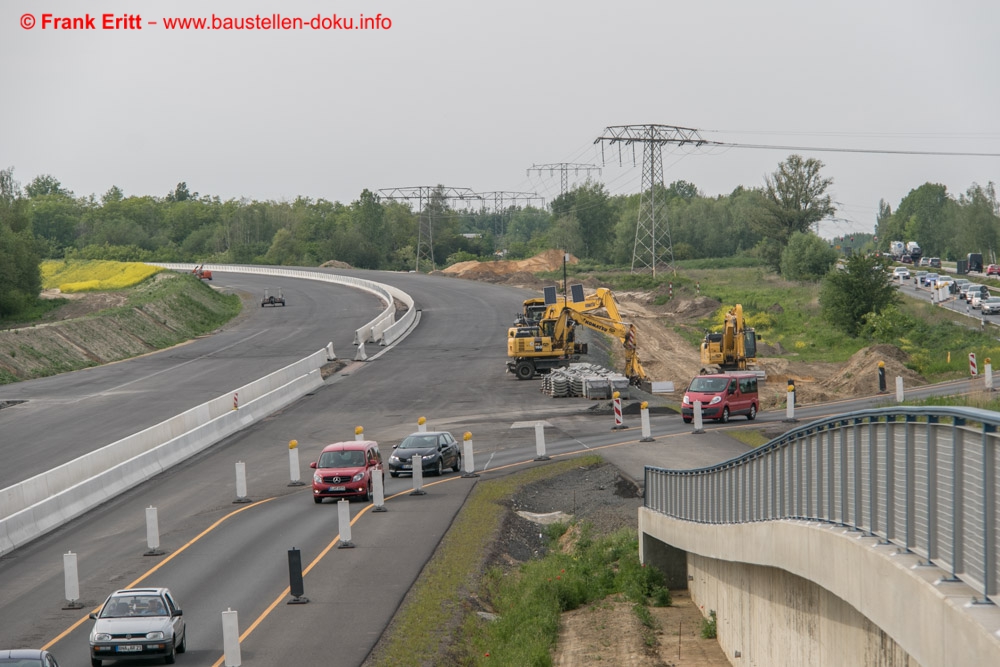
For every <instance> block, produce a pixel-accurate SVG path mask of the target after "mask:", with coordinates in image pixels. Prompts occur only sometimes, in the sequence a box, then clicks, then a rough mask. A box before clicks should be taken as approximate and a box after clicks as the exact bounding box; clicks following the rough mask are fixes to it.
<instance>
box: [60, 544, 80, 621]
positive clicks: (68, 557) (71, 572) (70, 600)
mask: <svg viewBox="0 0 1000 667" xmlns="http://www.w3.org/2000/svg"><path fill="white" fill-rule="evenodd" d="M63 579H64V580H65V584H66V606H64V607H63V609H82V608H83V603H82V602H80V576H79V574H78V573H77V569H76V554H75V553H73V552H72V551H70V552H69V553H65V554H63Z"/></svg>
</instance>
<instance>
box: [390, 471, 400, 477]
mask: <svg viewBox="0 0 1000 667" xmlns="http://www.w3.org/2000/svg"><path fill="white" fill-rule="evenodd" d="M389 477H399V473H398V472H390V473H389Z"/></svg>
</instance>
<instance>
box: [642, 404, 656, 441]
mask: <svg viewBox="0 0 1000 667" xmlns="http://www.w3.org/2000/svg"><path fill="white" fill-rule="evenodd" d="M639 409H640V410H641V411H642V412H641V415H640V419H641V420H642V438H640V439H639V442H653V436H652V435H651V433H650V430H649V402H648V401H643V402H642V403H641V404H640V405H639Z"/></svg>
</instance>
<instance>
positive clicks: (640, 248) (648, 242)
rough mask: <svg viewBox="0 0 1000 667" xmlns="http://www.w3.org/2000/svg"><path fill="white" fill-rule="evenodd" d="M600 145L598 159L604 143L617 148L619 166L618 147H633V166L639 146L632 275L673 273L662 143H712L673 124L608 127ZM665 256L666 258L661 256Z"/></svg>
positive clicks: (688, 129)
mask: <svg viewBox="0 0 1000 667" xmlns="http://www.w3.org/2000/svg"><path fill="white" fill-rule="evenodd" d="M598 142H601V159H602V161H603V160H604V142H607V143H608V144H609V145H611V146H614V145H615V144H617V145H618V162H619V164H621V147H622V144H624V145H625V146H632V164H635V162H636V155H635V145H636V144H642V193H641V195H640V197H639V220H638V223H637V224H636V228H635V245H634V246H633V249H632V273H636V272H637V271H652V273H653V275H654V276H655V275H656V270H657V268H658V267H660V266H665V268H667V269H668V270H675V267H674V247H673V243H672V242H671V240H670V226H669V225H668V224H667V212H666V201H665V200H666V192H665V190H664V187H663V154H662V152H661V149H662V148H663V145H664V144H677V145H679V146H682V145H685V144H691V145H694V146H702V145H706V144H715V142H711V141H706V140H704V139H702V138H701V136H699V134H698V130H694V129H691V128H688V127H677V126H674V125H655V124H650V125H611V126H609V127H607V128H605V130H604V136H600V137H598V138H597V139H595V140H594V143H595V144H596V143H598ZM664 255H665V257H664Z"/></svg>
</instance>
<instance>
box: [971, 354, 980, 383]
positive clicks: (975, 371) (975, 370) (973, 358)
mask: <svg viewBox="0 0 1000 667" xmlns="http://www.w3.org/2000/svg"><path fill="white" fill-rule="evenodd" d="M969 375H971V376H972V377H976V376H977V375H979V367H978V366H976V353H975V352H969Z"/></svg>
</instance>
